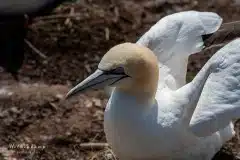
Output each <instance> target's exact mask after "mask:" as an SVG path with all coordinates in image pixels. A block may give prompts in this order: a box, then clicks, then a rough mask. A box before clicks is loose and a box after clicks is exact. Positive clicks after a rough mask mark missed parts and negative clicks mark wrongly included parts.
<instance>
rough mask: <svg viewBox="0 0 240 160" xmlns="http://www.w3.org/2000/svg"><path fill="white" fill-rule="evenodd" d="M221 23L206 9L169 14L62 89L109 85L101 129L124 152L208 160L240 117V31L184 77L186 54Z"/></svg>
mask: <svg viewBox="0 0 240 160" xmlns="http://www.w3.org/2000/svg"><path fill="white" fill-rule="evenodd" d="M221 23H222V19H221V17H219V16H218V15H217V14H215V13H210V12H196V11H188V12H181V13H176V14H173V15H170V16H167V17H165V18H163V19H161V20H160V21H159V22H158V23H157V24H156V25H154V26H153V27H152V28H151V29H150V30H149V31H148V32H147V33H145V34H144V35H143V36H142V37H141V38H140V39H139V41H138V42H137V43H123V44H119V45H117V46H114V47H113V48H111V49H110V50H109V51H108V52H107V53H106V54H105V55H104V56H103V58H102V60H101V61H100V63H99V65H98V69H97V70H96V71H95V72H94V73H93V74H92V75H90V76H89V77H88V78H86V79H85V80H84V81H82V82H81V83H79V84H78V85H76V86H75V87H74V88H73V89H71V90H70V91H69V92H68V94H67V96H66V97H67V98H69V97H71V96H73V95H76V94H77V93H80V92H83V91H85V90H86V89H89V88H102V87H104V86H108V85H109V86H113V87H114V90H113V92H112V93H111V97H110V99H109V101H108V104H107V106H106V109H105V114H104V131H105V134H106V138H107V141H108V143H109V144H110V145H111V147H112V149H113V151H114V153H115V154H116V155H117V156H118V157H119V158H120V159H121V160H159V159H164V160H173V159H178V160H179V159H184V160H192V159H195V160H210V159H211V158H212V157H213V156H214V154H215V153H216V152H217V151H218V150H219V149H220V148H221V146H222V145H223V144H224V143H225V142H226V141H227V140H229V139H231V138H232V137H233V136H234V134H235V132H234V129H233V124H232V122H231V120H232V119H234V118H239V117H240V85H239V84H240V39H236V40H234V41H232V42H230V43H229V44H227V45H226V46H225V47H224V48H222V49H220V50H219V51H218V52H217V53H216V54H215V55H214V56H213V57H212V58H211V59H210V60H209V61H208V62H207V63H206V64H205V65H204V67H203V68H202V69H201V71H200V72H199V73H198V74H197V76H196V77H195V78H194V79H193V80H192V81H191V82H190V83H188V84H186V82H185V78H186V69H187V59H188V56H189V55H190V54H193V53H196V52H199V51H201V50H202V49H203V48H204V43H203V40H202V36H203V35H207V34H211V33H213V32H215V31H216V30H218V29H219V27H220V25H221ZM165 31H168V32H165Z"/></svg>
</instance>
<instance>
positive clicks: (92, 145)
mask: <svg viewBox="0 0 240 160" xmlns="http://www.w3.org/2000/svg"><path fill="white" fill-rule="evenodd" d="M80 147H81V148H82V149H104V148H106V147H109V145H108V144H107V143H81V144H80Z"/></svg>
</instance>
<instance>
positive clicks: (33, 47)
mask: <svg viewBox="0 0 240 160" xmlns="http://www.w3.org/2000/svg"><path fill="white" fill-rule="evenodd" d="M24 42H25V43H26V44H27V45H28V46H29V47H30V48H31V49H32V50H33V51H34V52H35V53H37V54H38V55H39V56H40V57H41V58H43V59H46V58H47V56H46V55H45V54H43V53H42V52H41V51H39V50H38V49H37V48H36V47H35V46H34V45H33V44H32V43H31V42H29V41H28V40H27V39H24Z"/></svg>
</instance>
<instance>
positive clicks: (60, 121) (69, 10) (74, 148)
mask: <svg viewBox="0 0 240 160" xmlns="http://www.w3.org/2000/svg"><path fill="white" fill-rule="evenodd" d="M185 10H198V11H213V12H216V13H218V14H219V15H220V16H222V17H223V19H224V22H231V21H235V20H240V0H235V1H234V0H208V1H207V0H206V1H204V0H119V1H117V0H79V1H72V2H66V3H63V4H62V5H60V6H59V7H57V8H56V9H55V10H54V11H53V12H52V13H51V14H50V15H46V16H42V17H37V18H36V19H34V20H33V24H32V25H31V26H30V28H29V32H28V34H27V38H26V39H27V41H29V42H31V44H32V45H34V47H35V49H33V48H31V47H29V45H27V43H26V44H25V58H24V63H23V65H22V67H21V69H20V71H19V82H16V81H15V80H14V78H13V77H12V76H11V75H10V74H9V73H7V72H5V71H4V70H3V69H0V86H1V87H0V160H1V159H14V158H15V159H17V160H18V159H34V160H35V159H50V160H53V159H71V160H75V159H78V160H88V159H91V160H102V159H104V160H105V159H109V160H112V159H116V157H114V155H113V154H112V152H111V150H110V149H109V148H108V147H106V145H105V142H106V140H105V136H104V132H103V125H102V122H103V113H104V107H105V104H106V102H107V97H106V95H105V94H104V92H103V91H88V92H86V93H84V94H81V95H79V96H78V97H77V98H74V99H71V100H70V101H68V102H65V101H62V98H63V97H64V95H65V94H66V92H67V91H68V89H69V88H70V87H71V86H73V85H74V84H76V83H77V82H79V81H81V80H83V79H84V78H86V76H87V75H89V74H90V73H92V72H93V71H94V69H96V67H97V65H98V62H99V61H100V59H101V57H102V56H103V55H104V54H105V53H106V51H108V49H110V48H111V47H112V46H114V45H116V44H118V43H121V42H126V41H128V42H136V40H137V39H138V38H140V37H141V35H142V34H143V33H145V31H147V30H148V29H149V28H150V27H151V26H152V25H153V24H155V23H156V22H157V21H158V20H159V19H161V18H162V17H164V16H166V15H169V14H172V13H175V12H180V11H185ZM217 49H218V48H215V49H213V50H208V51H207V52H204V53H199V54H197V55H193V56H191V57H190V60H189V66H188V80H191V79H192V78H193V77H194V76H195V74H196V73H197V72H198V71H199V70H200V69H201V67H202V66H203V65H204V63H205V62H206V61H207V60H208V59H209V58H210V57H211V55H212V54H213V53H215V51H216V50H217ZM36 50H39V51H40V52H41V54H40V55H39V54H37V53H36V52H37V51H36ZM42 54H43V55H42ZM1 95H3V96H1ZM6 95H7V96H6ZM235 126H236V132H237V135H236V137H235V138H233V139H232V140H231V141H229V143H228V144H226V145H225V146H224V147H223V148H222V150H221V151H220V152H219V153H217V155H216V156H215V158H214V159H217V160H223V159H226V160H231V159H236V157H239V159H240V138H239V136H240V134H239V130H240V122H239V123H237V122H236V124H235ZM89 142H91V143H101V144H99V146H93V147H92V146H90V147H89V145H88V144H89ZM12 145H13V146H12ZM16 145H23V146H16ZM29 145H33V146H35V147H32V148H31V147H29ZM234 157H235V158H234Z"/></svg>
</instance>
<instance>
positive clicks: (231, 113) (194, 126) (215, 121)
mask: <svg viewBox="0 0 240 160" xmlns="http://www.w3.org/2000/svg"><path fill="white" fill-rule="evenodd" d="M210 61H211V62H208V63H217V64H218V67H217V68H216V72H213V73H211V74H210V75H209V77H208V79H207V81H206V83H205V85H204V88H203V90H202V93H201V97H200V99H199V101H198V104H197V107H196V109H195V110H194V113H193V116H192V118H191V121H190V129H191V130H192V131H193V132H194V133H195V134H196V135H198V136H208V135H211V134H212V133H214V132H216V131H219V130H220V129H222V128H224V127H226V126H227V125H228V124H229V123H230V122H231V121H232V120H233V119H234V118H240V38H239V39H237V40H234V41H233V42H231V43H229V44H228V45H226V46H225V47H224V48H222V49H220V50H219V51H218V52H217V53H216V54H215V55H214V56H213V57H212V58H211V59H210Z"/></svg>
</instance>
